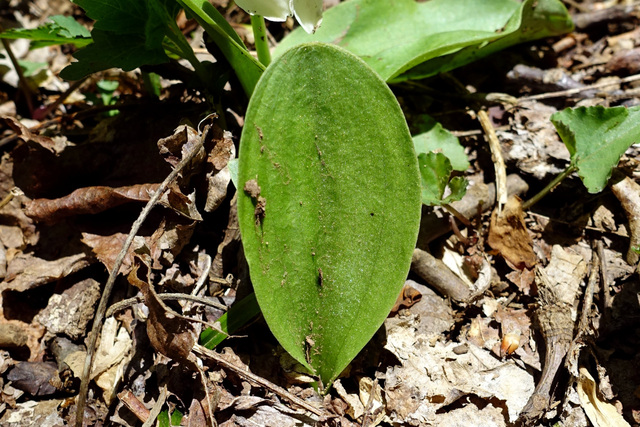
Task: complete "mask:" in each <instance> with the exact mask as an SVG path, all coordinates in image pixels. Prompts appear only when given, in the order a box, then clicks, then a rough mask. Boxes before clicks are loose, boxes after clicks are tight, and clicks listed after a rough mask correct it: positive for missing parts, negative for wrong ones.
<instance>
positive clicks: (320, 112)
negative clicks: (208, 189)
mask: <svg viewBox="0 0 640 427" xmlns="http://www.w3.org/2000/svg"><path fill="white" fill-rule="evenodd" d="M238 175H239V176H238V181H239V186H240V189H241V190H239V195H238V219H239V223H240V231H241V233H242V241H243V245H244V250H245V255H246V257H247V261H248V263H249V267H250V272H251V279H252V282H253V286H254V289H255V293H256V297H257V299H258V303H259V305H260V308H261V310H262V312H263V314H264V318H265V320H266V321H267V324H268V325H269V327H270V328H271V331H272V332H273V334H274V335H275V337H276V338H277V339H278V340H279V342H280V343H281V345H282V346H283V347H284V348H285V349H286V350H287V351H288V352H289V353H290V354H291V355H292V356H293V357H294V358H295V359H297V360H298V361H299V362H300V363H302V364H303V365H305V366H306V367H307V368H309V369H310V370H311V371H312V372H314V373H315V374H316V375H317V376H318V377H319V378H320V379H321V380H322V382H323V383H324V384H325V385H327V384H330V383H331V382H332V381H333V380H334V379H335V378H336V377H337V376H338V375H339V374H340V372H341V371H342V370H343V369H344V368H345V367H346V366H347V365H348V363H349V362H350V361H351V360H352V359H353V357H355V355H356V354H357V353H358V352H359V351H360V350H361V349H362V347H363V346H364V345H365V344H366V343H367V341H369V339H370V338H371V337H372V336H373V334H374V333H375V332H376V330H377V329H378V328H379V327H380V325H381V324H382V322H383V321H384V319H385V317H386V316H387V315H388V313H389V311H390V309H391V307H392V306H393V304H394V301H395V299H396V297H397V295H398V293H399V292H400V290H401V288H402V284H403V282H404V279H405V278H406V275H407V272H408V270H409V265H410V261H411V254H412V251H413V248H414V245H415V242H416V238H417V233H418V227H419V220H420V177H419V172H418V166H417V159H416V155H415V151H414V149H413V143H412V141H411V136H410V134H409V130H408V128H407V125H406V122H405V120H404V117H403V115H402V111H401V110H400V107H399V105H398V103H397V101H396V99H395V97H394V96H393V94H392V93H391V91H390V90H389V88H388V87H387V85H386V84H385V83H384V81H382V80H381V79H380V78H379V77H378V76H377V75H376V73H375V72H374V71H373V70H371V69H370V68H369V67H368V66H367V65H366V64H365V63H364V62H363V61H361V60H360V59H358V58H357V57H356V56H354V55H352V54H350V53H348V52H346V51H345V50H343V49H341V48H338V47H335V46H331V45H326V44H319V43H311V44H306V45H302V46H298V47H296V48H294V49H292V50H290V51H289V52H287V53H285V54H284V55H283V56H281V57H280V58H278V59H277V60H276V61H274V62H273V63H272V64H271V65H270V66H269V67H268V68H267V70H266V71H265V74H264V75H263V76H262V78H261V79H260V81H259V82H258V85H257V87H256V89H255V92H254V94H253V97H252V98H251V101H250V103H249V107H248V110H247V115H246V119H245V126H244V129H243V132H242V138H241V141H240V155H239V171H238ZM258 187H259V188H258ZM242 189H244V191H243V190H242Z"/></svg>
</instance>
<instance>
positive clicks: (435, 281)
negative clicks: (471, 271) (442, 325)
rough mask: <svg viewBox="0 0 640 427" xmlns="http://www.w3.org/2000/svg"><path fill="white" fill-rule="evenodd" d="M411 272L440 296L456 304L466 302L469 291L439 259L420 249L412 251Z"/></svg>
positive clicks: (468, 297) (470, 294) (465, 284)
mask: <svg viewBox="0 0 640 427" xmlns="http://www.w3.org/2000/svg"><path fill="white" fill-rule="evenodd" d="M411 271H413V272H414V273H416V274H417V275H418V276H420V277H421V278H422V279H423V280H424V281H425V282H427V283H428V284H429V285H430V286H431V287H433V288H434V289H436V290H437V291H438V292H439V293H441V294H442V295H446V296H448V297H450V298H451V299H453V300H454V301H457V302H468V301H469V299H470V298H471V296H472V292H471V289H470V287H469V285H468V284H467V283H465V282H464V281H463V280H462V279H461V278H460V277H458V275H456V274H455V273H454V272H453V271H451V270H450V269H449V267H447V266H446V264H445V263H444V262H442V261H440V260H439V259H437V258H435V257H434V256H432V255H431V254H430V253H429V252H426V251H423V250H422V249H418V248H416V249H414V250H413V256H412V258H411Z"/></svg>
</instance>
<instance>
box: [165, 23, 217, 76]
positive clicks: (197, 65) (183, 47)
mask: <svg viewBox="0 0 640 427" xmlns="http://www.w3.org/2000/svg"><path fill="white" fill-rule="evenodd" d="M166 35H167V38H168V39H169V40H171V42H173V44H174V47H175V48H177V50H175V49H171V45H170V44H166V43H165V47H167V48H169V50H171V51H172V52H173V53H175V54H177V55H179V56H181V57H182V58H184V59H186V60H187V61H189V63H190V64H191V65H192V66H193V69H194V70H195V72H196V75H197V76H198V77H199V78H200V80H202V82H203V83H204V84H205V85H209V83H210V80H211V79H210V77H209V74H208V73H207V70H206V68H205V67H204V66H203V65H202V63H201V62H200V60H199V59H198V58H197V57H196V54H195V53H194V52H193V49H192V48H191V45H190V44H189V42H188V41H187V39H186V38H185V36H184V34H182V32H181V31H180V29H179V28H178V26H177V25H172V26H171V31H168V32H167V34H166Z"/></svg>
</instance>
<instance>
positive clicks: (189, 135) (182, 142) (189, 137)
mask: <svg viewBox="0 0 640 427" xmlns="http://www.w3.org/2000/svg"><path fill="white" fill-rule="evenodd" d="M199 140H200V136H199V135H198V132H197V131H196V130H195V129H194V128H192V127H190V126H186V125H182V126H179V127H178V128H177V129H176V130H175V131H174V132H173V135H171V136H168V137H166V138H160V139H159V140H158V149H159V151H160V155H161V156H162V157H164V159H165V160H166V161H167V163H169V164H170V165H171V166H173V167H176V166H177V165H178V163H180V160H182V159H183V158H184V156H185V154H186V153H190V152H191V151H192V150H193V147H194V146H196V145H197V144H198V142H199ZM204 158H205V151H204V148H201V149H200V152H199V153H198V154H197V155H196V157H194V159H193V160H192V163H191V167H187V168H185V170H191V169H193V165H197V164H200V163H202V162H203V161H204Z"/></svg>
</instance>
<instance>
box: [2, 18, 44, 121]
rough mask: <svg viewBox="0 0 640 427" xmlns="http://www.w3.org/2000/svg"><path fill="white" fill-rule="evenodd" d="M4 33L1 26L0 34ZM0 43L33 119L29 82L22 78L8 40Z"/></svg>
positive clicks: (31, 92) (31, 93) (32, 94)
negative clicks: (14, 71) (13, 70)
mask: <svg viewBox="0 0 640 427" xmlns="http://www.w3.org/2000/svg"><path fill="white" fill-rule="evenodd" d="M2 31H4V28H2V26H0V32H2ZM0 41H1V42H2V46H3V47H4V50H5V51H6V52H7V56H9V60H10V61H11V64H13V68H15V70H16V73H17V74H18V81H19V85H18V87H19V89H21V90H22V93H23V94H24V98H25V101H26V102H27V108H29V114H31V116H32V117H33V112H34V110H35V109H34V107H33V99H32V98H33V96H34V93H33V91H32V90H31V87H30V86H29V82H28V81H27V79H26V77H25V76H24V73H23V72H22V67H21V66H20V64H19V63H18V59H17V58H16V56H15V55H14V54H13V50H11V44H9V40H6V39H0Z"/></svg>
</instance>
